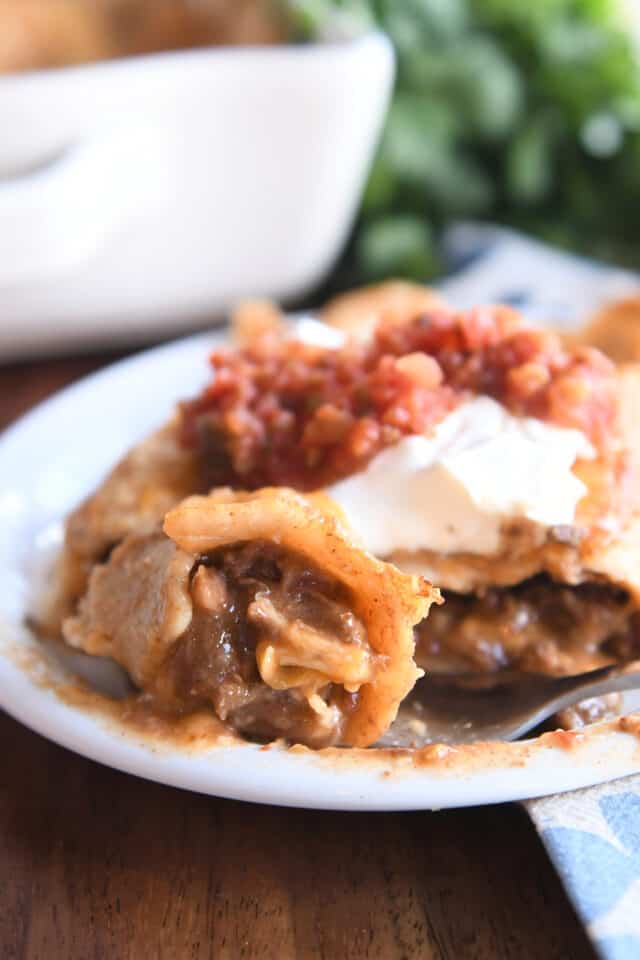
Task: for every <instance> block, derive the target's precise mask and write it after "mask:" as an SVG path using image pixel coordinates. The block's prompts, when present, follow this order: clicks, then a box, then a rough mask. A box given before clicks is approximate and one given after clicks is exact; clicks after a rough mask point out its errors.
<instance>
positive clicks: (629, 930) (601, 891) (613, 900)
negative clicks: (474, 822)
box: [525, 775, 640, 960]
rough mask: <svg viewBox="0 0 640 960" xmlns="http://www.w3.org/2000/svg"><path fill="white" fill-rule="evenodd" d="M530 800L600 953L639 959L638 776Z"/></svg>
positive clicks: (617, 959)
mask: <svg viewBox="0 0 640 960" xmlns="http://www.w3.org/2000/svg"><path fill="white" fill-rule="evenodd" d="M525 807H526V808H527V810H528V812H529V816H530V817H531V819H532V820H533V822H534V824H535V826H536V828H537V830H538V833H539V834H540V836H541V838H542V841H543V843H544V845H545V847H546V848H547V852H548V854H549V856H550V857H551V860H552V861H553V864H554V866H555V868H556V870H557V871H558V873H559V874H560V878H561V880H562V882H563V884H564V886H565V889H566V891H567V893H568V895H569V898H570V900H571V901H572V903H573V905H574V907H575V909H576V913H577V914H578V916H579V917H580V919H581V920H582V922H583V923H584V925H585V927H586V929H587V933H588V934H589V936H590V937H591V939H592V940H593V944H594V946H595V948H596V950H597V951H598V953H599V955H600V956H601V957H602V958H603V960H639V958H640V776H637V775H636V776H633V777H625V778H624V779H622V780H616V781H614V782H613V783H605V784H602V785H601V786H599V787H589V788H587V789H586V790H574V791H572V792H571V793H565V794H561V795H559V796H555V797H542V798H541V799H540V800H529V801H528V802H527V803H526V804H525Z"/></svg>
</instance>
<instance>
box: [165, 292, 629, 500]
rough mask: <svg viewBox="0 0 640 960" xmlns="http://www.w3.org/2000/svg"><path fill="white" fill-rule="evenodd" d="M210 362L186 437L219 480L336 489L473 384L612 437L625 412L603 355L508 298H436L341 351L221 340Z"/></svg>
mask: <svg viewBox="0 0 640 960" xmlns="http://www.w3.org/2000/svg"><path fill="white" fill-rule="evenodd" d="M211 366H212V367H213V370H214V378H213V380H212V381H211V383H210V384H209V385H208V386H207V387H206V388H205V389H204V390H203V391H202V393H201V394H200V395H199V396H198V397H196V398H195V399H194V400H191V401H188V402H186V403H184V404H183V405H182V407H181V415H182V437H183V441H184V443H185V444H187V445H189V446H196V447H198V448H199V449H200V451H201V454H202V459H203V463H204V465H205V470H206V482H207V483H208V484H209V485H211V486H222V485H231V486H235V487H238V486H242V487H244V488H246V489H253V488H257V487H260V486H265V485H282V484H284V485H288V486H292V487H295V488H297V489H300V490H310V489H315V488H318V487H322V486H326V485H328V484H330V483H333V482H334V481H336V480H338V479H341V478H343V477H346V476H348V475H349V474H351V473H354V472H356V471H357V470H361V469H362V468H363V467H364V466H365V465H366V464H367V462H368V461H369V460H371V458H372V457H374V456H375V455H376V454H377V453H378V452H379V451H380V450H382V449H383V448H384V447H387V446H390V445H391V444H393V443H396V442H397V441H398V439H400V437H402V436H403V435H407V434H424V433H428V432H429V431H430V430H431V429H433V427H434V426H435V425H436V424H437V423H438V422H439V421H440V420H442V419H443V417H445V416H446V414H447V413H448V412H449V411H450V410H452V409H454V408H455V407H456V406H457V405H458V404H459V403H460V402H461V401H463V400H464V399H465V398H467V397H469V396H472V395H475V394H486V395H488V396H491V397H494V398H495V399H496V400H498V401H500V402H501V403H502V404H504V405H505V407H507V408H508V409H509V410H510V411H511V412H512V413H514V414H516V415H521V416H532V417H538V418H539V419H542V420H547V421H551V422H553V423H556V424H559V425H561V426H567V427H575V428H577V429H579V430H582V431H584V433H585V434H586V435H587V436H588V437H589V439H590V440H591V441H592V442H593V443H594V444H595V445H596V447H601V448H602V447H604V446H605V445H606V440H607V437H608V435H610V433H611V429H612V426H613V423H614V420H615V413H616V404H615V389H614V380H613V376H612V374H613V370H614V367H613V365H612V363H611V362H610V361H609V360H608V359H607V358H606V357H604V355H603V354H601V353H600V352H599V351H597V350H595V349H592V348H587V347H581V348H579V349H577V350H574V351H572V352H568V351H566V350H565V349H564V348H563V346H562V344H561V342H560V340H559V339H558V337H557V336H556V335H555V334H553V333H551V332H549V331H543V330H539V329H531V328H527V327H526V326H524V324H523V322H522V320H521V318H520V317H519V316H518V314H516V313H515V312H514V311H512V310H510V309H508V308H506V307H478V308H475V309H473V310H469V311H466V312H464V313H454V312H453V311H450V310H447V309H446V308H443V307H438V308H434V309H433V310H430V311H429V312H427V313H422V314H421V315H419V316H415V317H411V318H408V319H407V321H406V322H402V323H399V322H393V323H392V322H387V323H382V324H381V325H380V326H379V327H378V329H377V330H376V332H375V334H374V335H373V337H372V338H371V340H370V341H369V342H367V343H364V344H363V343H351V342H348V343H347V344H345V345H344V346H343V347H340V348H337V349H336V348H333V349H328V348H325V347H317V346H311V345H309V344H305V343H302V342H300V341H297V340H292V339H285V338H283V337H282V336H277V335H274V334H273V332H271V333H269V332H265V333H264V334H263V335H262V336H258V337H257V338H256V339H255V340H254V341H253V342H251V343H249V344H248V345H244V346H242V347H241V348H238V349H236V350H219V351H216V352H215V353H213V354H212V356H211Z"/></svg>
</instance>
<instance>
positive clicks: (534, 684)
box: [381, 662, 640, 746]
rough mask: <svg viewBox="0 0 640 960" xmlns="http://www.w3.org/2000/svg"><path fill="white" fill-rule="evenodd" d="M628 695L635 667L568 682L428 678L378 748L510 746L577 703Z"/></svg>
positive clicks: (637, 673)
mask: <svg viewBox="0 0 640 960" xmlns="http://www.w3.org/2000/svg"><path fill="white" fill-rule="evenodd" d="M633 689H640V662H635V663H634V664H632V665H630V664H627V665H620V664H619V663H618V664H613V665H611V666H607V667H600V668H598V669H597V670H590V671H589V672H588V673H580V674H576V675H574V676H569V677H549V676H543V675H541V674H534V673H518V672H510V671H504V672H500V673H494V674H438V673H431V674H427V676H425V677H423V678H422V680H419V681H418V684H417V685H416V687H415V689H414V691H413V693H412V694H411V696H410V697H409V698H408V700H407V701H405V703H404V704H403V708H402V711H401V714H400V716H399V718H398V720H397V721H396V723H395V724H394V725H393V727H392V728H391V731H390V732H389V733H388V734H387V735H386V736H385V737H384V738H383V740H382V741H381V743H382V744H383V745H389V746H391V745H397V746H401V745H405V744H408V743H410V742H416V741H417V742H420V741H422V742H424V743H427V742H430V743H435V742H437V743H450V744H453V743H472V742H473V741H480V740H516V739H517V738H518V737H521V736H523V734H525V733H528V732H529V731H530V730H533V729H534V727H537V726H538V725H539V724H541V723H542V722H543V721H544V720H547V719H548V718H549V717H551V716H552V715H553V714H554V713H557V712H558V711H559V710H564V709H565V708H566V707H570V706H573V705H574V704H576V703H579V702H580V701H581V700H586V699H588V698H590V697H600V696H603V695H604V694H607V693H618V692H621V691H623V690H633Z"/></svg>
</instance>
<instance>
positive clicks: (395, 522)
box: [63, 290, 640, 720]
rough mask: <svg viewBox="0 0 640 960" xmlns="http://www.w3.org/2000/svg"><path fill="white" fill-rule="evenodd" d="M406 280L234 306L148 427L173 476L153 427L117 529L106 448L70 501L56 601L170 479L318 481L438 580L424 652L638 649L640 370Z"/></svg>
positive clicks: (427, 659) (604, 654)
mask: <svg viewBox="0 0 640 960" xmlns="http://www.w3.org/2000/svg"><path fill="white" fill-rule="evenodd" d="M410 293H411V291H406V290H404V291H400V292H398V291H397V290H396V292H395V293H394V294H393V296H390V295H388V291H387V292H385V291H384V290H382V291H378V292H377V293H375V294H374V295H373V299H371V295H367V296H365V297H364V299H360V300H358V299H357V298H356V300H355V301H351V306H352V308H353V311H352V316H351V319H350V322H349V317H347V318H346V319H345V311H346V313H347V314H348V313H349V310H350V307H349V300H348V299H347V300H343V301H342V303H341V304H338V306H339V308H340V309H339V310H337V311H334V312H333V313H332V310H331V309H328V310H325V312H324V314H323V318H324V320H329V321H331V320H332V317H333V318H336V322H337V325H336V326H334V325H333V322H331V323H322V322H321V323H319V322H318V321H316V320H314V319H309V318H305V319H303V320H302V321H300V322H299V323H297V324H294V325H293V326H291V325H287V324H285V323H284V322H283V320H282V317H281V315H279V313H278V311H277V310H274V309H273V308H265V307H264V306H260V305H254V306H252V307H251V308H248V309H245V310H244V311H242V313H241V316H240V322H239V324H238V329H237V342H236V345H235V346H233V347H231V348H229V349H225V350H216V351H215V352H214V353H213V354H212V356H211V366H212V370H213V375H212V378H211V381H210V382H209V384H208V385H207V386H206V387H205V389H204V390H203V391H202V392H201V393H200V394H199V395H198V396H197V397H194V398H192V399H189V400H186V401H185V402H183V403H182V404H181V405H180V406H179V409H178V412H177V415H176V418H175V419H174V420H173V421H172V423H171V424H170V425H169V426H168V427H166V428H165V431H166V433H165V434H163V435H164V436H165V439H166V438H167V437H169V438H170V444H171V448H172V453H171V457H170V459H171V462H172V464H173V467H172V468H171V470H175V471H176V475H177V476H178V478H179V482H178V483H177V484H176V485H175V488H174V489H172V488H171V484H166V483H164V479H165V478H166V477H167V476H168V475H170V474H171V470H169V473H168V472H167V467H166V465H164V464H163V462H162V457H161V456H158V455H157V452H156V451H155V450H154V449H153V445H151V446H149V447H147V448H146V451H145V455H144V459H145V470H146V471H147V477H149V476H153V477H155V481H154V483H155V484H157V485H158V486H159V487H160V489H161V490H163V491H164V494H165V495H163V497H159V498H156V497H154V496H153V495H150V496H149V494H148V487H145V485H144V484H142V483H139V482H137V481H134V486H136V483H137V489H138V490H140V489H141V488H144V489H146V490H147V496H146V498H143V499H142V501H140V502H138V503H136V502H134V503H133V506H132V510H131V513H130V514H129V518H128V523H129V524H130V526H129V528H128V529H127V530H122V529H121V526H122V525H120V527H118V526H117V525H116V526H112V525H111V526H110V525H109V524H107V523H105V517H106V516H107V511H106V502H107V501H109V500H112V499H113V494H112V493H110V492H109V487H110V485H112V484H113V483H114V477H116V476H117V475H118V470H122V466H121V467H120V468H117V470H116V472H115V473H114V474H112V477H111V478H110V479H108V480H107V481H106V483H105V485H103V487H102V488H101V490H99V491H98V492H97V493H96V494H94V495H93V496H92V497H91V498H89V500H88V501H87V502H86V503H85V504H84V505H83V506H82V507H81V508H80V509H79V511H77V512H76V514H75V515H74V516H73V517H72V518H71V520H70V522H69V524H68V527H67V539H66V546H65V551H64V557H65V558H66V559H65V561H63V567H64V562H66V563H69V562H70V558H71V559H73V557H74V556H75V555H77V552H78V545H79V544H82V543H86V544H89V545H90V549H87V550H86V551H85V552H84V553H83V555H82V567H81V575H80V577H79V579H78V580H77V582H76V584H75V592H72V591H69V590H67V593H66V597H65V603H66V609H67V610H69V609H71V610H72V609H73V608H74V606H75V604H76V603H77V600H78V597H79V596H80V595H81V594H82V592H83V590H84V587H85V585H86V576H87V573H88V571H89V570H90V569H91V567H92V565H93V564H95V563H96V562H98V561H99V560H101V559H103V558H104V557H105V556H106V555H107V554H108V551H109V550H110V549H112V548H113V547H114V546H116V545H117V544H118V542H119V541H120V540H121V539H122V536H124V534H125V533H127V532H130V531H135V530H137V529H138V527H137V524H138V520H137V519H136V518H137V517H140V518H141V520H142V521H143V522H142V525H141V527H140V530H141V531H142V532H143V533H144V532H145V531H146V530H147V526H145V524H149V523H159V522H160V520H161V515H162V513H163V511H165V510H166V509H168V508H169V507H170V506H171V505H172V504H171V503H170V502H169V501H171V498H172V497H174V498H175V499H174V502H177V501H178V500H179V499H180V498H181V497H184V496H186V495H188V494H190V493H204V492H206V491H207V490H209V489H211V488H219V487H228V488H233V489H235V490H249V491H251V490H259V489H261V488H264V487H282V486H285V487H289V488H294V489H296V490H298V491H302V492H306V493H314V492H316V491H318V490H322V491H323V492H324V494H325V495H328V497H329V498H331V500H332V502H333V503H334V504H336V505H337V508H339V509H340V510H341V511H342V513H343V515H344V516H345V517H346V519H347V521H348V523H349V526H350V527H351V529H352V530H353V531H355V534H356V536H357V537H359V538H360V540H361V542H362V544H363V546H364V547H365V548H366V549H367V550H368V551H369V552H370V553H371V554H375V555H376V556H378V557H380V558H381V559H383V560H384V561H387V562H391V563H393V564H394V565H396V566H397V567H398V568H400V569H401V570H403V571H404V572H405V573H409V574H418V575H422V576H425V577H426V578H427V579H428V580H430V581H432V582H433V583H436V584H437V585H438V586H439V587H440V588H441V589H442V591H443V594H444V597H445V600H446V603H445V605H444V606H443V607H439V608H438V609H434V610H433V611H432V613H431V615H430V617H429V618H428V619H427V620H425V622H424V623H422V624H421V625H418V627H417V628H416V638H417V654H416V656H417V659H418V662H419V663H420V665H421V666H422V667H424V668H425V669H428V670H457V671H459V670H480V671H482V670H499V669H502V668H506V667H508V668H511V669H513V668H516V669H521V670H529V671H541V672H545V673H554V674H561V673H575V672H580V671H582V670H586V669H589V668H590V667H593V666H598V665H600V664H603V663H605V662H610V661H611V660H619V659H631V658H633V657H635V656H636V655H637V654H638V653H640V625H639V623H638V621H639V619H640V617H639V615H638V611H639V610H640V575H639V574H636V560H635V557H636V556H637V547H636V544H637V542H638V537H639V532H638V531H639V524H640V520H639V519H638V518H639V516H640V510H639V506H640V504H639V497H640V493H639V492H638V491H639V489H640V488H638V484H637V476H638V441H637V439H636V425H637V423H638V414H639V412H640V377H639V374H638V369H637V368H635V367H633V366H629V367H627V368H624V367H616V366H615V365H614V364H613V363H612V362H611V361H609V360H608V359H607V358H606V357H604V356H603V355H602V354H601V353H599V351H597V350H595V349H592V348H590V347H585V346H577V347H576V348H570V347H568V346H567V345H566V344H563V343H562V342H561V341H560V339H559V338H558V337H557V336H556V335H555V334H553V333H552V332H550V331H543V330H540V329H536V328H533V327H531V326H529V325H527V324H526V323H525V322H524V321H523V319H522V318H521V317H520V316H519V315H518V314H517V313H516V312H514V311H513V310H511V309H508V308H505V307H491V306H489V307H479V308H475V309H472V310H467V311H462V312H459V311H454V310H452V309H450V308H448V307H447V306H445V305H444V304H443V303H442V302H441V301H439V300H438V299H437V298H436V297H435V296H434V295H433V294H431V292H430V291H423V293H422V294H421V296H417V297H416V298H414V297H413V294H411V295H410ZM383 294H384V295H383ZM356 308H357V309H356ZM372 316H373V317H375V320H376V323H377V325H376V326H375V327H374V326H373V325H372V320H371V318H372ZM140 449H142V448H140ZM166 449H167V448H166V447H165V450H166ZM132 457H133V458H134V459H133V460H132V459H131V458H132ZM124 463H125V464H127V463H128V464H129V466H131V464H132V463H135V451H134V452H133V453H132V454H130V456H129V458H128V459H127V460H125V461H124ZM134 473H135V474H136V475H137V476H139V477H142V475H143V471H142V468H141V466H139V465H137V466H135V469H134ZM127 482H129V481H127ZM153 485H154V484H151V486H152V487H153ZM314 495H315V493H314ZM141 502H145V503H147V504H148V503H151V504H152V505H155V506H156V507H157V510H156V511H155V513H154V509H153V508H152V509H151V511H150V512H149V511H147V512H146V513H145V511H143V510H142V508H141V505H140V504H141ZM118 549H119V548H118ZM119 556H120V554H117V556H116V553H114V558H115V559H116V561H117V559H118V557H119ZM63 593H64V591H63ZM63 606H64V604H63ZM573 719H574V720H575V717H573Z"/></svg>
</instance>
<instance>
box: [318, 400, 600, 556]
mask: <svg viewBox="0 0 640 960" xmlns="http://www.w3.org/2000/svg"><path fill="white" fill-rule="evenodd" d="M593 456H594V450H593V448H592V446H591V444H590V443H589V442H588V440H587V439H586V437H585V435H584V434H583V433H581V432H580V431H579V430H572V429H568V428H565V427H559V426H555V425H554V424H550V423H544V422H543V421H541V420H536V419H533V418H530V417H515V416H513V415H512V414H510V413H509V412H508V410H506V409H505V408H504V407H503V406H501V404H499V403H497V402H496V401H495V400H492V399H491V398H490V397H484V396H483V397H476V398H475V399H473V400H470V401H467V402H465V403H463V404H462V405H461V406H460V407H458V408H457V409H456V410H454V411H453V412H452V413H450V414H449V415H448V416H447V417H445V419H444V420H443V421H441V423H439V424H438V426H437V427H436V428H435V430H434V432H433V434H431V435H430V436H407V437H404V438H403V439H402V440H400V441H399V442H398V443H397V444H395V446H393V447H389V448H387V449H386V450H383V451H382V452H381V453H379V454H378V455H377V456H376V457H374V459H373V460H372V461H371V462H370V463H369V464H368V466H367V467H366V469H365V470H363V471H361V472H360V473H357V474H354V475H353V476H351V477H348V478H347V479H345V480H342V481H340V482H339V483H336V484H333V485H332V486H331V487H329V488H328V489H327V493H328V494H329V495H330V496H331V497H333V499H334V500H335V501H337V503H338V504H339V505H340V506H341V507H342V509H343V510H344V512H345V514H346V516H347V518H348V520H349V521H350V523H351V524H352V526H353V527H354V529H355V531H356V532H357V533H358V534H359V535H360V537H361V538H362V540H363V542H364V545H365V547H366V548H367V549H368V550H370V551H371V552H372V553H375V554H378V555H379V556H388V555H389V554H391V553H393V552H394V551H396V550H406V551H412V552H413V551H417V550H422V549H425V550H435V551H438V552H440V553H458V552H468V553H476V554H492V553H496V552H497V551H498V550H499V549H500V544H501V528H502V525H503V523H504V522H505V521H508V520H511V519H514V518H526V519H527V520H529V521H531V522H532V523H533V524H537V525H539V526H540V527H541V528H547V527H551V526H554V525H556V524H571V523H573V521H574V519H575V512H576V506H577V504H578V501H579V500H580V499H581V498H582V496H583V495H584V493H585V492H586V488H585V486H584V484H583V483H582V482H581V481H580V480H579V479H578V478H577V477H576V476H575V474H574V473H573V472H572V467H573V465H574V463H575V461H576V459H578V458H582V457H584V458H591V457H593Z"/></svg>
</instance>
